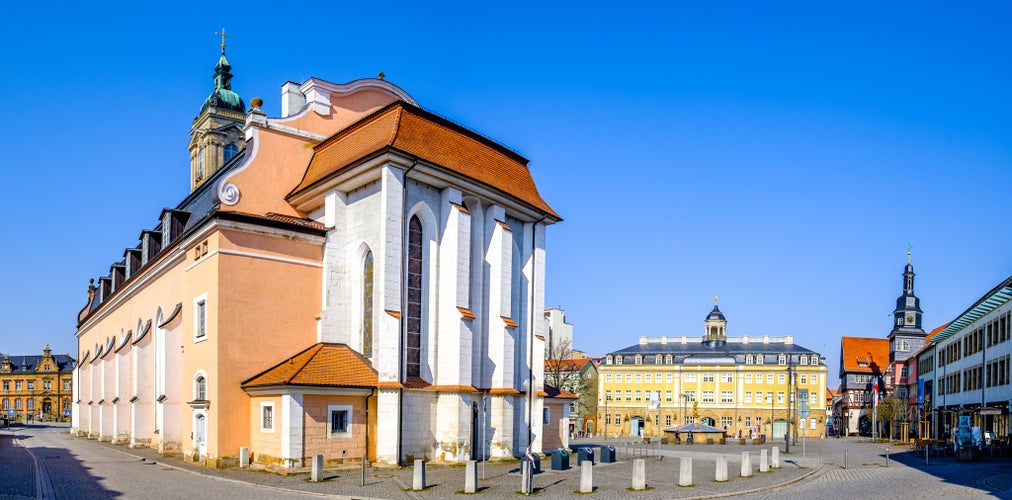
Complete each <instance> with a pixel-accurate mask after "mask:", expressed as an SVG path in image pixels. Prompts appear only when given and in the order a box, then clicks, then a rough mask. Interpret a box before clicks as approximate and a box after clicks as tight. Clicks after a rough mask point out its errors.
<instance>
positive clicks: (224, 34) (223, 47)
mask: <svg viewBox="0 0 1012 500" xmlns="http://www.w3.org/2000/svg"><path fill="white" fill-rule="evenodd" d="M214 35H215V36H220V37H221V51H222V52H225V38H232V35H228V34H226V33H225V28H222V29H221V33H218V32H215V33H214Z"/></svg>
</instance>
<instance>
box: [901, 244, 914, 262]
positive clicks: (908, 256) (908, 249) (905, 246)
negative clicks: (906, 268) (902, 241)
mask: <svg viewBox="0 0 1012 500" xmlns="http://www.w3.org/2000/svg"><path fill="white" fill-rule="evenodd" d="M913 247H914V246H913V245H911V244H910V243H907V244H906V245H903V248H906V249H907V264H909V263H910V249H911V248H913Z"/></svg>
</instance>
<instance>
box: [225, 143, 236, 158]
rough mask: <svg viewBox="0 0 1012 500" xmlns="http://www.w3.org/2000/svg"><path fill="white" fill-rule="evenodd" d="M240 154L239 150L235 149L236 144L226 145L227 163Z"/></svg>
mask: <svg viewBox="0 0 1012 500" xmlns="http://www.w3.org/2000/svg"><path fill="white" fill-rule="evenodd" d="M238 152H239V148H237V147H235V144H226V145H225V161H228V160H231V159H232V157H233V156H235V154H236V153H238Z"/></svg>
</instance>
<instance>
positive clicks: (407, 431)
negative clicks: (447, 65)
mask: <svg viewBox="0 0 1012 500" xmlns="http://www.w3.org/2000/svg"><path fill="white" fill-rule="evenodd" d="M230 72H231V66H230V65H229V64H228V61H227V60H226V59H225V56H224V47H223V48H222V55H221V58H220V59H219V61H218V64H217V65H216V66H215V87H214V91H213V92H212V94H211V96H210V97H208V98H207V99H206V100H205V102H204V104H203V106H202V107H201V111H200V115H199V116H198V117H197V118H196V119H195V120H194V123H193V127H192V130H191V133H190V136H191V141H190V143H189V149H190V153H191V155H190V156H191V165H190V172H191V182H190V187H191V191H190V193H189V194H188V195H186V196H185V197H184V198H183V200H182V201H181V202H180V203H179V204H178V205H177V206H176V207H174V208H170V209H165V210H164V211H163V212H162V214H161V216H160V217H159V219H158V221H157V223H156V224H155V225H154V226H153V227H152V228H151V229H145V230H143V231H141V232H140V238H139V241H138V242H137V244H136V245H135V246H133V247H130V248H127V249H126V250H125V251H124V254H123V259H122V260H120V261H117V262H115V263H114V264H113V265H112V266H110V269H109V273H108V274H107V275H105V276H102V277H101V278H99V279H98V282H97V283H92V285H90V286H89V291H88V297H89V298H88V304H87V305H86V306H85V308H84V309H83V310H82V311H81V313H80V315H79V317H78V331H77V337H78V345H79V349H80V352H79V354H80V360H81V361H80V363H79V365H78V368H77V370H75V377H76V381H77V385H76V386H75V391H76V394H75V396H74V424H73V429H74V431H75V432H77V433H78V434H81V435H86V436H89V437H92V438H95V439H101V440H106V441H111V442H116V443H123V444H127V445H130V446H146V447H153V448H157V449H158V450H159V451H161V452H163V453H179V454H182V455H184V456H185V457H186V458H188V459H191V460H194V461H199V462H202V463H206V464H208V465H209V466H227V465H230V464H234V463H238V462H239V461H240V458H241V457H242V456H245V455H244V454H242V453H241V452H240V450H241V449H244V448H245V449H248V451H249V452H250V455H251V456H252V457H254V461H255V462H258V463H261V464H264V465H268V466H274V467H281V468H291V467H301V466H304V465H305V464H307V463H308V461H307V460H308V457H311V456H313V455H315V454H324V456H325V458H326V460H327V461H328V462H342V461H349V462H355V463H357V462H358V460H360V459H361V457H367V458H368V459H369V460H370V461H379V462H384V463H392V464H396V463H400V462H403V461H405V460H407V459H409V458H411V457H415V458H420V457H425V458H427V459H430V460H437V461H447V462H459V461H463V460H466V459H469V458H474V457H480V456H490V457H493V458H495V457H501V458H506V457H515V456H519V455H520V454H521V453H522V452H523V451H524V450H525V449H526V448H528V447H531V448H532V449H533V450H534V451H540V449H541V445H542V442H543V441H542V438H543V432H542V426H543V422H544V421H545V420H546V419H548V418H549V417H548V414H549V413H548V412H546V407H545V395H546V392H545V391H544V388H543V382H542V373H543V363H544V359H543V353H544V341H543V338H544V332H543V330H544V321H543V320H542V318H541V314H542V313H543V311H544V287H545V284H544V275H545V269H544V262H545V261H544V252H545V232H546V228H547V226H549V225H551V224H553V223H555V222H558V221H559V220H561V219H560V217H559V216H558V215H557V214H556V213H555V212H554V211H553V210H552V209H551V207H549V206H548V204H547V203H545V201H544V200H542V198H541V196H540V195H539V194H538V190H537V188H536V186H535V184H534V181H533V179H532V177H531V174H530V172H529V170H528V168H527V159H525V158H523V157H522V156H520V155H518V154H517V153H515V152H513V151H511V150H510V149H508V148H506V147H503V146H502V145H500V144H498V143H496V142H494V141H492V140H490V139H488V138H486V137H483V136H481V135H479V134H476V133H474V132H473V131H470V130H468V129H466V128H464V127H462V126H460V125H457V124H455V123H453V122H451V121H449V120H447V119H445V118H442V117H439V116H436V115H434V114H432V113H429V112H427V111H424V110H423V109H421V108H420V107H418V106H417V104H416V103H415V101H414V100H413V99H412V98H411V97H410V96H409V95H408V94H407V93H406V92H404V91H403V90H402V89H400V88H399V87H397V86H395V85H393V84H391V83H389V82H387V81H385V80H383V79H382V78H381V79H371V78H370V79H362V80H356V81H353V82H350V83H347V84H334V83H330V82H326V81H323V80H319V79H315V78H313V79H309V80H307V81H305V82H303V83H302V84H296V83H291V82H289V83H286V84H285V85H284V86H283V87H282V95H281V116H280V117H272V118H268V117H267V116H266V114H265V113H264V111H263V110H262V107H261V106H262V101H261V100H260V99H252V100H251V101H250V108H249V109H248V110H247V109H246V108H245V103H244V101H243V100H242V99H241V98H239V96H238V94H236V93H235V92H234V91H232V90H231V78H232V75H231V73H230ZM236 134H238V135H236Z"/></svg>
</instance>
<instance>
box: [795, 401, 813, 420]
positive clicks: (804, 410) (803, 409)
mask: <svg viewBox="0 0 1012 500" xmlns="http://www.w3.org/2000/svg"><path fill="white" fill-rule="evenodd" d="M811 414H812V409H811V408H810V407H809V406H808V403H801V404H800V405H798V417H799V418H808V416H809V415H811Z"/></svg>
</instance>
